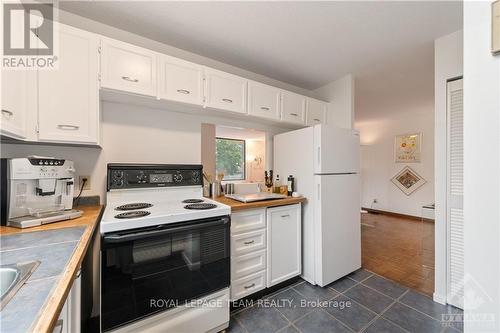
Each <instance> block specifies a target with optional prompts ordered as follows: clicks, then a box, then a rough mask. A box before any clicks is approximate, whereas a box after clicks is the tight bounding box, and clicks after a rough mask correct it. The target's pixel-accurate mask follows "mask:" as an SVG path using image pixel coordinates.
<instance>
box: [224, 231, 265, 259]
mask: <svg viewBox="0 0 500 333" xmlns="http://www.w3.org/2000/svg"><path fill="white" fill-rule="evenodd" d="M265 247H266V229H262V230H257V231H251V232H246V233H244V234H239V235H233V236H231V256H232V257H237V256H239V255H241V254H245V253H250V252H253V251H257V250H261V249H264V248H265Z"/></svg>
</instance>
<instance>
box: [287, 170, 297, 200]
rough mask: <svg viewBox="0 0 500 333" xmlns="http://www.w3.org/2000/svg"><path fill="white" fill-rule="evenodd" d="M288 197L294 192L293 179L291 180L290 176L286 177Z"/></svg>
mask: <svg viewBox="0 0 500 333" xmlns="http://www.w3.org/2000/svg"><path fill="white" fill-rule="evenodd" d="M287 185H288V196H291V195H292V193H293V192H294V191H295V178H293V176H292V175H290V176H288V182H287Z"/></svg>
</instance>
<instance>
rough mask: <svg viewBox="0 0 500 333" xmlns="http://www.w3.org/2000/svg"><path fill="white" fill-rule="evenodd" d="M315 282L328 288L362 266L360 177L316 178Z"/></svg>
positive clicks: (334, 176) (355, 175)
mask: <svg viewBox="0 0 500 333" xmlns="http://www.w3.org/2000/svg"><path fill="white" fill-rule="evenodd" d="M314 179H315V186H316V191H315V192H316V193H315V194H314V225H315V229H314V235H315V240H316V243H315V257H316V263H315V270H316V272H315V280H316V283H317V284H319V285H320V286H325V285H327V284H329V283H331V282H333V281H335V280H337V279H339V278H341V277H343V276H345V275H347V274H349V273H351V272H353V271H355V270H356V269H358V268H360V267H361V221H360V218H361V217H360V213H359V211H360V204H359V193H360V192H359V191H360V190H359V187H360V180H359V175H358V174H350V175H322V176H315V177H314Z"/></svg>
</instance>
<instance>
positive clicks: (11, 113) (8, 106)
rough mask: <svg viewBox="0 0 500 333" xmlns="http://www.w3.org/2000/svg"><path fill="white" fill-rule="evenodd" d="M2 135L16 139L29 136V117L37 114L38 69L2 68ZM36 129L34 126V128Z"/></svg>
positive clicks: (0, 119)
mask: <svg viewBox="0 0 500 333" xmlns="http://www.w3.org/2000/svg"><path fill="white" fill-rule="evenodd" d="M1 100H2V114H1V115H0V128H1V133H2V135H6V136H9V137H13V138H16V139H25V138H26V137H27V130H28V129H27V119H28V116H29V115H30V114H33V115H35V116H36V112H37V105H36V71H35V70H2V99H1ZM32 130H33V131H34V128H33V129H32Z"/></svg>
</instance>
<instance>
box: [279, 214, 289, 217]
mask: <svg viewBox="0 0 500 333" xmlns="http://www.w3.org/2000/svg"><path fill="white" fill-rule="evenodd" d="M281 217H282V218H285V217H290V214H285V215H281Z"/></svg>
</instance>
